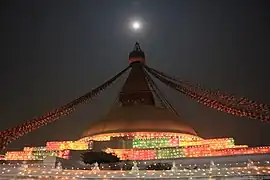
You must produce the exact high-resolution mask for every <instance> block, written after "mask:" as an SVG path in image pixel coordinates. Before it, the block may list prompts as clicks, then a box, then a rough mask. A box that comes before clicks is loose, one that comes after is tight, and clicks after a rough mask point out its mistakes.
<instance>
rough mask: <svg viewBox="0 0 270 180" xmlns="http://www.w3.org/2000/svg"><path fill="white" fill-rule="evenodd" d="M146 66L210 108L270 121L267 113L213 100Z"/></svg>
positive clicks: (164, 80)
mask: <svg viewBox="0 0 270 180" xmlns="http://www.w3.org/2000/svg"><path fill="white" fill-rule="evenodd" d="M145 68H146V70H147V71H148V72H149V73H150V74H152V75H153V76H154V77H156V78H157V79H159V80H160V81H161V82H163V83H165V84H166V85H167V86H169V87H171V88H173V89H175V90H177V91H179V92H181V93H183V94H184V95H186V96H189V97H190V98H191V99H193V100H196V101H197V102H198V103H201V104H203V105H205V106H207V107H210V108H213V109H216V110H218V111H221V112H225V113H228V114H232V115H235V116H238V117H248V118H251V119H257V120H261V121H264V122H268V123H269V122H270V116H269V115H265V114H262V113H257V112H250V111H247V110H245V109H241V108H235V107H232V106H229V105H227V104H224V103H221V102H219V101H217V100H212V99H210V98H208V97H207V96H204V95H202V94H198V93H197V92H194V91H191V90H190V89H188V88H186V87H184V86H181V85H180V84H176V83H175V82H173V81H170V80H168V79H166V78H164V77H163V76H161V75H159V74H158V73H156V72H155V71H153V70H151V69H149V68H148V67H147V66H145Z"/></svg>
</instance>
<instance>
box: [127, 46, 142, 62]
mask: <svg viewBox="0 0 270 180" xmlns="http://www.w3.org/2000/svg"><path fill="white" fill-rule="evenodd" d="M129 62H130V63H133V62H140V63H144V62H145V55H144V52H143V51H142V49H141V47H140V44H139V43H138V42H136V43H135V45H134V48H133V51H132V52H130V53H129Z"/></svg>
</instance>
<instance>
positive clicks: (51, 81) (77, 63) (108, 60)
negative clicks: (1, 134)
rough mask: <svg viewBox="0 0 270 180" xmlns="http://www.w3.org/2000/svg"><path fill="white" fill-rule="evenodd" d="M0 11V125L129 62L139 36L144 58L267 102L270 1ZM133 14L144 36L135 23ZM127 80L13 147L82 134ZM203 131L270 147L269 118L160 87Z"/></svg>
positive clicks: (45, 5)
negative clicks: (231, 111)
mask: <svg viewBox="0 0 270 180" xmlns="http://www.w3.org/2000/svg"><path fill="white" fill-rule="evenodd" d="M1 3H2V4H1V10H0V14H1V17H0V24H1V28H0V30H1V33H0V44H1V65H0V73H1V74H0V81H1V88H0V114H1V121H0V123H1V124H0V130H4V129H6V128H9V127H12V126H15V125H17V124H20V123H22V122H23V121H26V120H28V119H30V118H32V117H34V116H37V115H42V114H43V113H45V112H47V111H50V110H52V109H53V108H56V107H58V106H60V105H62V104H65V103H67V102H69V101H70V100H73V99H75V98H77V97H78V96H80V95H83V94H84V93H86V92H88V91H90V90H91V89H92V88H94V87H96V86H98V85H100V84H101V83H103V82H104V81H105V80H107V79H108V78H110V77H112V76H113V75H115V74H116V73H117V72H119V71H121V70H122V69H123V68H125V67H126V66H128V60H127V59H128V53H129V52H130V51H131V50H132V48H133V45H134V43H135V41H139V42H140V43H141V46H142V48H143V50H144V51H145V53H146V55H147V60H146V61H147V64H148V65H149V66H150V67H153V68H156V69H157V70H160V71H163V72H167V73H168V74H170V75H174V76H177V77H179V78H181V79H183V80H188V81H191V82H194V83H198V84H201V85H204V86H206V87H210V88H214V89H215V88H218V89H221V90H222V91H223V92H227V93H234V94H239V95H241V96H247V97H249V98H250V99H254V100H258V101H263V102H265V103H268V104H269V102H270V95H269V92H270V85H269V77H270V76H269V72H268V71H269V67H270V62H269V59H270V3H269V1H267V0H265V1H260V0H253V1H250V0H237V1H235V0H224V1H217V0H212V1H209V0H206V1H203V0H197V1H196V0H186V1H184V0H171V1H169V0H163V1H162V0H144V1H143V0H141V1H136V0H89V1H86V0H76V1H74V0H58V1H55V0H44V1H37V0H24V1H21V0H12V1H11V0H6V1H4V2H1ZM134 18H137V19H140V20H141V21H142V22H143V29H142V31H141V32H140V33H134V32H132V31H131V30H130V29H129V23H130V21H131V20H133V19H134ZM123 82H124V81H123V80H122V81H119V82H118V83H117V84H115V85H113V87H111V88H109V89H108V90H107V91H105V92H104V93H102V95H101V96H99V97H98V98H95V99H94V100H93V101H92V103H91V104H88V105H83V106H81V107H80V108H78V109H77V111H76V112H75V113H73V114H72V115H70V116H68V117H64V118H62V119H60V120H58V121H57V122H55V123H54V124H50V125H47V126H46V127H43V128H40V129H39V130H37V131H35V132H32V133H30V134H28V135H26V136H24V137H22V138H20V139H19V140H17V141H15V142H13V143H12V144H11V145H10V148H13V149H14V148H16V149H20V148H22V147H23V146H29V145H34V146H39V145H44V143H45V142H46V141H53V140H76V139H77V138H79V137H80V135H81V134H82V132H83V131H84V130H85V129H86V128H87V127H88V126H89V125H90V124H91V123H92V122H94V121H98V119H99V118H100V117H101V116H103V115H104V114H105V113H107V112H108V111H109V109H110V107H112V106H113V105H114V103H115V99H116V95H117V93H118V92H119V90H120V87H121V85H122V84H123ZM160 89H162V91H163V92H164V93H165V94H166V95H167V98H168V99H169V100H170V102H171V103H172V104H173V106H174V107H175V108H176V109H177V110H178V111H179V113H180V114H181V117H182V119H183V120H185V121H186V122H187V123H189V124H190V125H191V126H192V127H193V128H194V129H195V130H196V131H197V133H198V134H199V135H200V136H201V137H204V138H214V137H233V138H235V140H236V143H237V144H248V145H251V146H255V145H267V144H268V145H270V138H269V137H270V124H266V123H262V122H260V121H257V120H251V119H247V118H237V117H233V116H231V115H226V114H224V113H221V112H217V111H215V110H212V109H208V108H206V107H203V106H202V105H199V104H197V103H196V102H193V101H192V100H191V99H189V98H187V97H184V96H183V95H181V94H179V93H178V92H175V91H173V90H171V89H169V88H167V87H165V86H162V85H160Z"/></svg>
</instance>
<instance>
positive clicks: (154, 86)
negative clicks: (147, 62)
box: [144, 70, 179, 115]
mask: <svg viewBox="0 0 270 180" xmlns="http://www.w3.org/2000/svg"><path fill="white" fill-rule="evenodd" d="M144 74H145V78H146V80H147V82H148V84H149V85H150V87H151V88H152V89H153V91H154V93H155V95H156V97H157V98H158V99H159V100H160V102H161V104H162V105H163V107H165V108H167V109H168V110H170V111H172V112H174V113H175V114H177V115H179V114H178V112H177V111H176V110H175V109H174V107H173V106H172V105H171V104H170V103H169V101H168V100H167V99H166V98H165V96H164V95H163V94H162V92H161V91H160V90H159V88H158V86H157V84H156V83H155V82H154V81H153V79H152V78H151V76H150V75H149V74H148V73H147V72H146V71H145V70H144Z"/></svg>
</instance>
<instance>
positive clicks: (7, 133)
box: [0, 66, 130, 149]
mask: <svg viewBox="0 0 270 180" xmlns="http://www.w3.org/2000/svg"><path fill="white" fill-rule="evenodd" d="M129 68H130V66H128V67H127V68H125V69H124V70H122V71H121V72H119V73H118V74H116V75H115V76H114V77H112V78H111V79H109V80H107V81H106V82H105V83H103V84H102V85H100V86H98V87H97V88H95V89H93V90H92V91H90V92H89V93H86V94H85V95H83V96H81V97H79V98H77V99H75V100H73V101H71V102H69V103H67V104H66V105H63V106H61V107H60V108H57V109H55V110H53V111H50V112H48V113H47V114H46V115H43V116H41V117H37V118H34V119H31V120H28V121H26V122H25V123H23V124H21V125H18V126H16V127H13V128H10V129H7V130H4V131H1V132H0V149H4V148H5V147H6V146H7V145H8V144H9V143H10V142H11V141H13V140H15V139H17V138H19V137H21V136H23V135H25V134H27V133H29V132H31V131H34V130H36V129H38V128H40V127H42V126H44V125H46V124H48V123H52V122H54V121H56V120H57V119H59V118H60V117H62V116H66V115H68V114H70V113H72V112H73V111H74V110H75V109H76V107H77V106H78V105H80V104H86V103H88V102H89V101H90V100H91V99H92V98H93V97H95V96H97V95H98V94H99V93H101V92H102V91H104V90H105V89H106V88H107V87H108V86H110V85H111V84H112V83H114V82H115V81H116V80H117V79H118V78H119V77H120V76H122V74H124V73H125V72H126V71H127V70H128V69H129Z"/></svg>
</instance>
